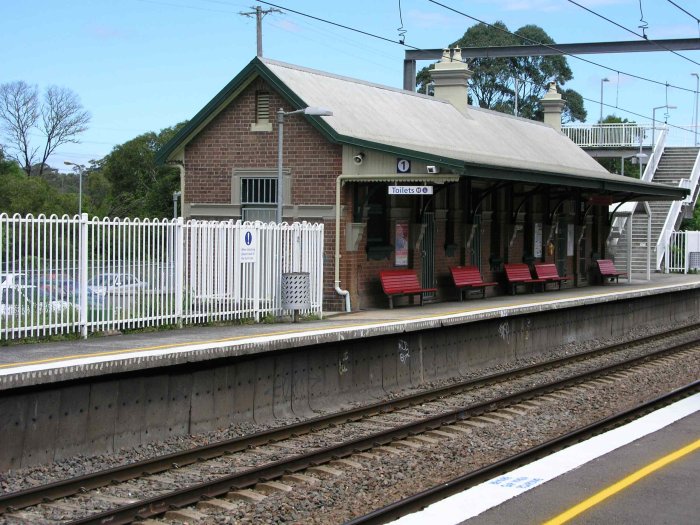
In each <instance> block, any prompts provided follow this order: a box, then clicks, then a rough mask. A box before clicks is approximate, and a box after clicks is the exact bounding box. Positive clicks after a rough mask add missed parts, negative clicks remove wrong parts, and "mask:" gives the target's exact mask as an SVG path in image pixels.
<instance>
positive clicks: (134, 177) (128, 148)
mask: <svg viewBox="0 0 700 525" xmlns="http://www.w3.org/2000/svg"><path fill="white" fill-rule="evenodd" d="M184 125H185V123H184V122H182V123H180V124H177V125H175V126H172V127H169V128H165V129H163V130H161V131H160V132H159V133H155V132H149V133H144V134H143V135H139V136H138V137H136V138H133V139H131V140H130V141H128V142H125V143H124V144H121V145H119V146H115V147H114V149H113V150H112V151H111V153H109V155H107V156H106V157H105V158H104V159H102V161H100V162H99V166H98V169H99V171H100V172H101V173H102V175H103V176H104V177H105V179H106V181H108V182H109V183H110V184H111V197H110V198H109V201H110V205H109V206H108V208H109V209H108V214H109V215H112V216H118V217H163V218H165V217H171V216H172V202H173V201H172V195H173V192H174V191H176V190H177V189H179V187H180V172H179V170H178V169H176V168H173V167H170V166H158V165H157V164H156V163H155V155H156V152H157V151H158V150H159V149H160V148H161V147H162V146H163V145H164V144H165V143H166V142H168V140H170V139H171V138H172V137H173V136H174V135H175V133H177V132H178V130H179V129H180V128H181V127H182V126H184ZM96 184H97V182H96ZM103 189H104V187H103ZM102 205H104V206H105V207H107V206H106V201H105V202H103V203H102Z"/></svg>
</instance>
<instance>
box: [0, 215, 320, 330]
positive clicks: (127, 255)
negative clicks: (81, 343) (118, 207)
mask: <svg viewBox="0 0 700 525" xmlns="http://www.w3.org/2000/svg"><path fill="white" fill-rule="evenodd" d="M290 273H302V274H303V273H307V274H308V283H309V294H308V308H302V309H301V313H303V314H315V315H319V316H320V315H322V306H323V304H322V303H323V225H322V224H309V223H294V224H286V223H284V224H281V225H277V224H274V223H267V224H265V223H262V222H254V223H251V222H245V223H243V222H241V221H221V222H219V221H197V220H190V221H187V222H185V221H183V220H182V219H173V220H158V219H156V220H149V219H145V220H139V219H134V220H130V219H123V220H120V219H98V218H93V219H88V216H87V215H86V214H83V215H82V217H80V216H74V217H69V216H66V215H64V216H63V217H57V216H51V217H45V216H43V215H40V216H37V217H33V216H32V215H27V216H20V215H14V216H12V217H10V216H8V215H6V214H0V340H3V339H17V338H42V337H48V336H51V335H56V334H68V333H80V334H81V335H82V336H84V337H85V336H87V335H88V334H89V333H92V332H102V331H110V330H124V329H135V328H144V327H155V326H163V325H182V324H188V323H190V324H195V323H208V322H214V321H231V320H244V319H251V320H256V321H259V320H261V318H264V317H266V316H268V315H271V316H280V315H285V314H290V313H292V312H291V311H290V310H288V309H285V305H284V304H283V303H282V295H283V294H282V285H283V281H284V276H285V274H290Z"/></svg>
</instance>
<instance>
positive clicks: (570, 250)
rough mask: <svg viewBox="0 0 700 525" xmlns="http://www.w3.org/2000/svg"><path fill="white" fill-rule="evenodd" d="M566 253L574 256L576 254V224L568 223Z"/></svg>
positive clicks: (568, 255)
mask: <svg viewBox="0 0 700 525" xmlns="http://www.w3.org/2000/svg"><path fill="white" fill-rule="evenodd" d="M566 226H567V227H566V255H567V257H572V256H573V255H574V225H573V224H567V225H566Z"/></svg>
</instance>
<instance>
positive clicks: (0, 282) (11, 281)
mask: <svg viewBox="0 0 700 525" xmlns="http://www.w3.org/2000/svg"><path fill="white" fill-rule="evenodd" d="M25 284H27V276H26V275H25V274H24V273H17V272H5V273H0V288H5V287H9V288H12V287H13V286H22V285H25Z"/></svg>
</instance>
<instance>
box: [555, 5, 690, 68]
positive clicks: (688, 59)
mask: <svg viewBox="0 0 700 525" xmlns="http://www.w3.org/2000/svg"><path fill="white" fill-rule="evenodd" d="M568 1H569V3H570V4H574V5H575V6H578V7H580V8H581V9H583V10H584V11H588V12H589V13H591V14H592V15H595V16H597V17H598V18H602V19H603V20H605V21H606V22H610V23H611V24H613V25H614V26H617V27H619V28H620V29H624V30H625V31H627V32H628V33H632V34H633V35H635V36H638V37H639V38H642V39H644V40H647V41H648V42H651V43H652V44H654V45H655V46H658V47H660V48H661V49H664V50H666V51H670V52H671V53H673V54H674V55H677V56H679V57H681V58H683V59H685V60H687V61H688V62H692V63H693V64H696V65H698V66H700V62H696V61H695V60H693V59H692V58H688V57H687V56H685V55H681V54H680V53H679V52H678V51H674V50H673V49H669V48H667V47H666V46H664V45H663V44H660V43H658V42H656V41H654V40H649V38H648V37H647V35H646V33H644V34H641V35H640V34H639V33H637V32H636V31H633V30H631V29H629V28H627V27H625V26H623V25H622V24H618V23H617V22H615V21H614V20H611V19H610V18H608V17H606V16H603V15H601V14H600V13H597V12H595V11H593V9H589V8H588V7H586V6H584V5H581V4H579V3H578V2H575V1H574V0H568Z"/></svg>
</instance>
